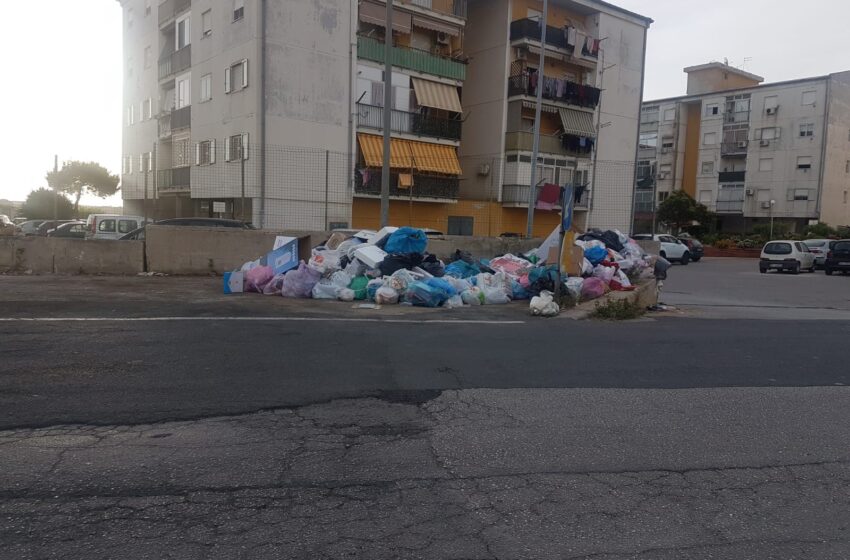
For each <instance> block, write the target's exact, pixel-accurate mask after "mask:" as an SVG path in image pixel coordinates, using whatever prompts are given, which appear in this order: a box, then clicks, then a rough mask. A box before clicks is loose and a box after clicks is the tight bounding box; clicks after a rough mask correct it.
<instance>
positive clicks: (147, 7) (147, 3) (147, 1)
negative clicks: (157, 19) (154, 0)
mask: <svg viewBox="0 0 850 560" xmlns="http://www.w3.org/2000/svg"><path fill="white" fill-rule="evenodd" d="M149 15H151V0H145V17H148V16H149Z"/></svg>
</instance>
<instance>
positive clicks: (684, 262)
mask: <svg viewBox="0 0 850 560" xmlns="http://www.w3.org/2000/svg"><path fill="white" fill-rule="evenodd" d="M679 262H680V263H682V266H685V265H687V264H688V263H689V262H691V254H690V253H689V252H687V251H685V254H684V255H682V258H681V259H679Z"/></svg>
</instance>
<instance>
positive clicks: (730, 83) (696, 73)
mask: <svg viewBox="0 0 850 560" xmlns="http://www.w3.org/2000/svg"><path fill="white" fill-rule="evenodd" d="M692 68H695V69H694V70H692V71H690V72H688V69H686V70H685V71H686V72H687V73H688V89H687V91H688V95H699V94H701V93H711V92H715V91H726V90H730V89H738V88H748V87H755V86H757V85H759V83H760V82H762V81H763V80H764V78H761V77H759V76H755V75H753V74H750V73H748V72H741V71H740V70H738V69H737V68H732V67H730V66H725V67H720V66H713V65H711V66H708V65H707V66H706V67H692Z"/></svg>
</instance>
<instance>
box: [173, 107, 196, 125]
mask: <svg viewBox="0 0 850 560" xmlns="http://www.w3.org/2000/svg"><path fill="white" fill-rule="evenodd" d="M190 126H192V106H191V105H187V106H186V107H181V108H180V109H174V110H173V111H171V130H177V129H179V128H189V127H190Z"/></svg>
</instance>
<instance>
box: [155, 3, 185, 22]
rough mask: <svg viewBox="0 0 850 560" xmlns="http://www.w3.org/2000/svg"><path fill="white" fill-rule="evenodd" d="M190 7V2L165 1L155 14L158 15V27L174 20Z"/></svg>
mask: <svg viewBox="0 0 850 560" xmlns="http://www.w3.org/2000/svg"><path fill="white" fill-rule="evenodd" d="M191 5H192V0H165V2H162V3H161V4H160V5H159V8H158V9H157V12H158V13H159V25H160V26H161V25H162V24H164V23H165V22H167V21H169V20H172V19H174V17H175V16H178V15H180V14H182V13H183V12H185V11H186V10H188V9H189V7H190V6H191Z"/></svg>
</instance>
